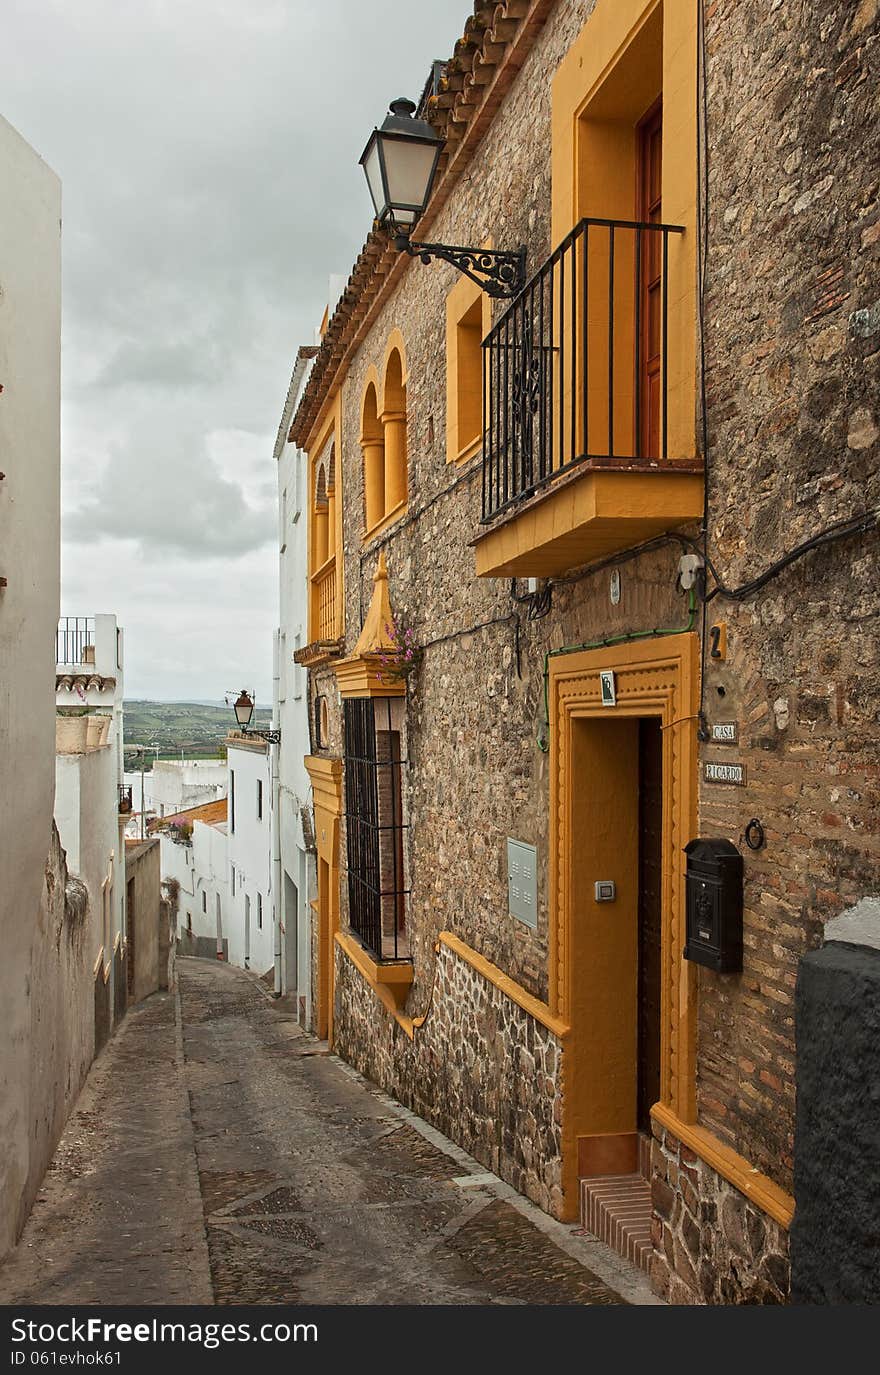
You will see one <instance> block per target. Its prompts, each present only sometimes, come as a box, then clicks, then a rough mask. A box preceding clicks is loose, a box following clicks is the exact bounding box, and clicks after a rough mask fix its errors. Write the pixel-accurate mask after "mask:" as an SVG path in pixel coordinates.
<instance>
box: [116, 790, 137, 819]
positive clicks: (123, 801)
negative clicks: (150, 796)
mask: <svg viewBox="0 0 880 1375" xmlns="http://www.w3.org/2000/svg"><path fill="white" fill-rule="evenodd" d="M117 787H118V788H119V814H120V816H123V815H125V814H127V813H128V812H130V811H131V809H132V806H133V803H132V796H131V784H130V783H119V784H117Z"/></svg>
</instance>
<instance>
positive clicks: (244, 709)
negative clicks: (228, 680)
mask: <svg viewBox="0 0 880 1375" xmlns="http://www.w3.org/2000/svg"><path fill="white" fill-rule="evenodd" d="M226 700H227V702H228V701H229V699H228V698H227V699H226ZM232 710H233V711H234V712H235V720H236V724H237V725H238V729H239V730H240V731H241V733H242V735H256V736H257V737H258V739H260V740H265V741H266V743H267V745H280V744H281V731H280V730H262V729H259V728H258V727H256V726H254V728H253V729H251V718H252V716H253V714H254V699H253V697H252V696H251V694H250V693H249V692H248V691H247V689H246V688H242V690H241V692H240V693H239V694H238V697H237V698H236V700H235V702H233V704H232Z"/></svg>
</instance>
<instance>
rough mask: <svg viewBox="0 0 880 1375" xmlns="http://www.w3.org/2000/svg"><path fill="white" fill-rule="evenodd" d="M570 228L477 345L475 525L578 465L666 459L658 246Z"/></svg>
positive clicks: (609, 227)
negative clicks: (479, 414)
mask: <svg viewBox="0 0 880 1375" xmlns="http://www.w3.org/2000/svg"><path fill="white" fill-rule="evenodd" d="M683 233H684V229H683V227H682V226H681V225H673V224H652V223H647V222H642V221H636V220H600V219H584V220H581V222H580V224H578V225H577V226H576V227H575V229H573V230H572V232H571V233H570V234H569V235H568V237H567V238H566V239H564V240H563V242H562V243H561V244H560V245H559V247H558V248H557V249H556V251H555V253H553V254H552V255H551V257H550V258H548V260H547V262H546V263H545V264H544V265H543V267H542V268H541V269H540V270H539V271H538V272H536V273H535V275H534V276H533V277H532V278H531V279H530V281H529V282H528V283H527V284H526V286H525V288H524V290H523V291H522V293H521V294H520V295H519V296H518V297H517V298H516V300H515V301H514V302H513V304H512V305H511V306H510V307H509V309H508V310H507V311H506V312H505V313H504V315H503V316H502V317H501V319H500V320H499V321H498V323H497V324H496V325H495V326H494V327H493V329H492V330H491V332H490V333H489V334H488V335H487V336H486V339H485V341H484V343H483V520H484V521H485V520H488V519H491V518H492V517H493V516H495V515H497V514H498V512H499V511H503V510H504V509H505V507H508V506H511V505H513V504H514V503H515V502H518V501H521V500H523V499H524V498H525V497H527V496H530V495H531V494H532V493H533V492H536V491H537V490H538V489H539V488H540V487H541V486H542V485H543V484H544V483H547V482H550V481H551V480H552V479H553V478H555V477H556V476H557V475H558V474H560V473H563V472H565V471H566V470H568V469H570V468H572V467H574V465H575V464H577V463H582V462H584V461H592V462H594V463H602V462H608V461H609V460H623V461H626V460H629V461H639V460H651V459H657V460H659V459H666V458H668V456H669V455H668V452H667V449H668V445H667V419H666V391H667V357H668V350H667V322H668V289H669V236H670V234H672V235H678V234H683Z"/></svg>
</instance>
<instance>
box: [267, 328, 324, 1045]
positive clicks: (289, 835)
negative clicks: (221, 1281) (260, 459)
mask: <svg viewBox="0 0 880 1375" xmlns="http://www.w3.org/2000/svg"><path fill="white" fill-rule="evenodd" d="M315 353H316V349H315V348H301V349H300V350H299V352H298V354H297V357H296V363H295V365H294V369H293V376H292V377H291V379H290V387H289V389H288V392H287V399H286V401H285V404H284V410H283V412H282V415H281V423H280V425H279V427H278V437H277V439H276V441H275V460H276V463H277V465H278V545H279V562H278V569H279V582H280V587H279V594H280V620H279V628H278V632H277V637H276V646H275V664H276V666H275V675H274V678H275V681H274V701H273V721H274V723H275V724H276V725H278V726H280V728H281V743H280V746H279V747H278V749H277V774H278V780H277V793H278V805H277V807H276V809H275V816H276V822H277V824H276V827H275V834H274V836H273V847H274V853H275V856H276V862H277V867H278V881H277V887H278V889H279V890H280V897H281V904H280V914H279V927H280V936H281V991H282V992H283V993H285V994H290V995H292V996H294V997H295V998H296V1006H297V1009H298V1012H299V1016H300V1020H301V1021H302V1022H303V1024H304V1025H306V1026H310V1025H311V1009H312V987H311V967H312V960H311V920H310V918H311V908H310V905H309V903H310V900H311V898H312V897H313V895H314V893H315V875H314V867H315V861H314V854H313V853H312V851H311V848H310V838H309V837H307V836H306V834H305V833H304V831H303V819H302V818H303V808H306V809H308V805H309V793H310V788H311V783H310V780H309V776H308V774H307V772H306V769H305V764H304V763H303V760H304V758H305V756H306V755H307V754H309V753H310V747H309V712H308V684H307V672H306V669H305V668H302V667H301V666H300V665H299V664H297V663H295V662H294V659H293V656H294V654H295V653H296V651H297V650H298V649H301V648H303V647H304V646H305V644H306V640H307V627H308V549H307V542H308V535H307V531H308V511H307V509H306V506H305V502H306V488H307V483H306V472H307V466H306V464H307V460H306V455H305V454H304V453H303V452H302V450H300V449H297V448H295V447H294V445H292V444H290V443H288V438H287V436H288V432H289V430H290V423H291V421H292V419H293V415H294V412H295V411H296V408H297V406H298V404H299V399H300V396H301V395H302V390H303V387H304V386H305V384H306V381H307V379H308V375H309V371H310V368H311V360H312V359H313V357H314V355H315Z"/></svg>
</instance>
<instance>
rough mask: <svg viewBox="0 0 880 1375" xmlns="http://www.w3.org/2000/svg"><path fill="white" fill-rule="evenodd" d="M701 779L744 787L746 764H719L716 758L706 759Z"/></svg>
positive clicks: (706, 781)
mask: <svg viewBox="0 0 880 1375" xmlns="http://www.w3.org/2000/svg"><path fill="white" fill-rule="evenodd" d="M703 781H704V782H705V783H727V784H728V785H731V786H733V787H735V788H744V787H745V785H746V766H745V764H721V763H719V762H717V761H716V760H707V761H706V762H705V763H704V765H703Z"/></svg>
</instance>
